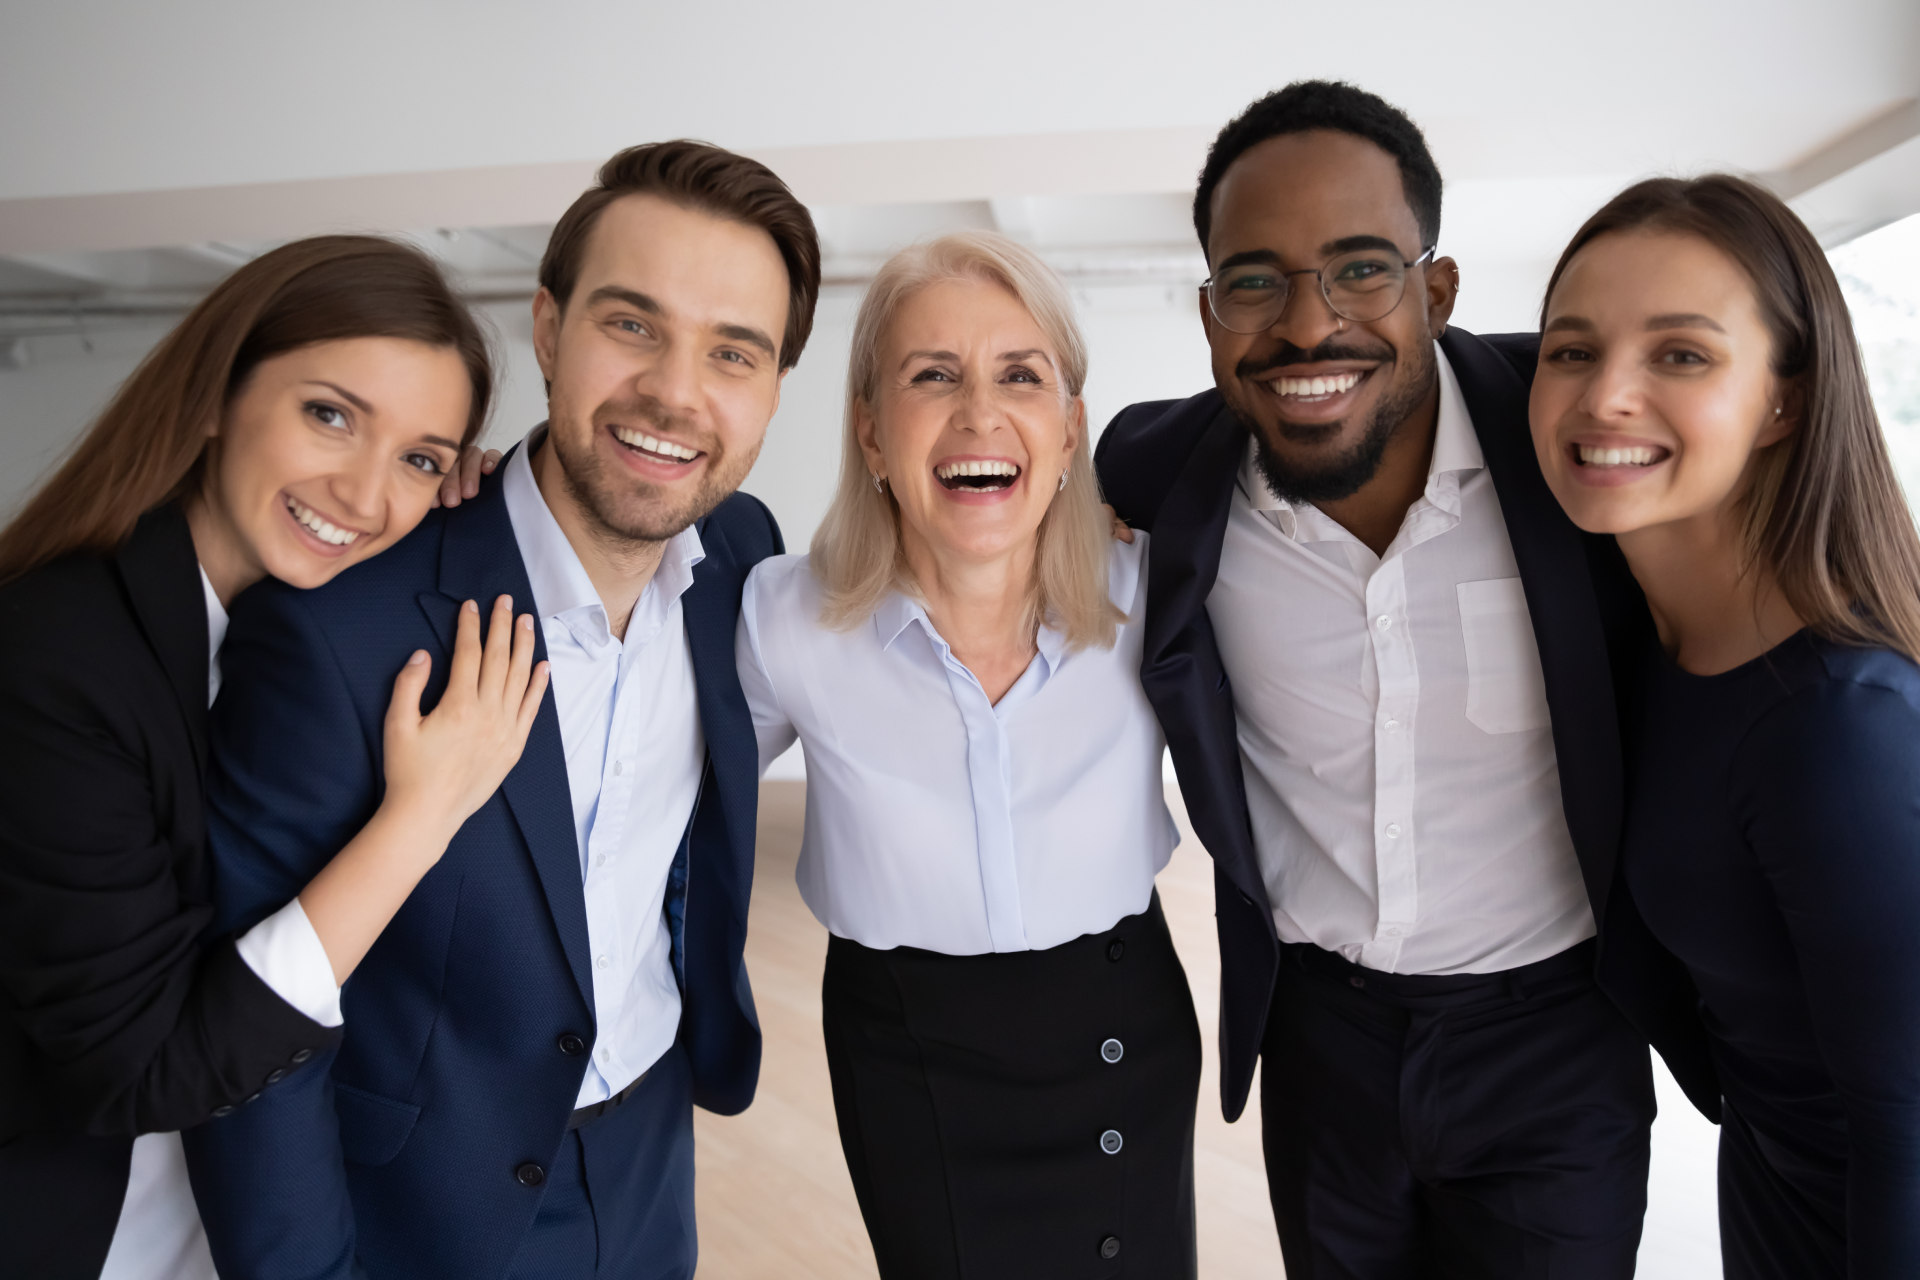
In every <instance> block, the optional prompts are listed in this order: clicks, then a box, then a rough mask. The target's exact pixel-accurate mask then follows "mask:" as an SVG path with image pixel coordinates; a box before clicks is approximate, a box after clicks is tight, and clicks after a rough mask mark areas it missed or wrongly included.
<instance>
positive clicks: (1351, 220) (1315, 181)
mask: <svg viewBox="0 0 1920 1280" xmlns="http://www.w3.org/2000/svg"><path fill="white" fill-rule="evenodd" d="M1426 248H1427V246H1425V245H1423V244H1422V243H1421V241H1420V227H1419V222H1418V220H1417V219H1416V218H1415V217H1414V213H1413V209H1412V207H1411V206H1410V205H1408V203H1407V197H1406V190H1405V187H1404V185H1403V184H1402V182H1401V178H1400V169H1399V165H1398V164H1397V163H1396V162H1395V160H1394V159H1393V157H1392V156H1390V155H1388V154H1387V153H1386V152H1385V151H1384V150H1382V149H1381V148H1379V147H1377V146H1375V145H1374V144H1373V143H1371V142H1368V141H1366V140H1365V139H1362V138H1357V137H1354V136H1353V135H1351V134H1346V133H1338V132H1333V131H1330V130H1313V131H1309V132H1306V133H1293V134H1284V135H1282V136H1280V137H1277V138H1269V139H1267V140H1266V141H1265V142H1261V143H1259V144H1258V145H1256V146H1253V147H1251V148H1249V149H1248V150H1247V152H1246V153H1245V154H1244V155H1242V156H1241V157H1240V158H1239V159H1237V160H1235V161H1234V162H1233V164H1232V166H1231V167H1230V168H1229V169H1228V170H1227V172H1226V175H1225V176H1224V177H1223V178H1222V179H1221V182H1220V185H1219V186H1218V187H1217V188H1215V190H1214V194H1213V228H1212V232H1211V239H1210V242H1209V243H1208V246H1207V260H1208V264H1209V269H1210V270H1211V271H1212V272H1213V273H1214V275H1215V276H1216V277H1218V276H1220V275H1221V274H1222V273H1223V272H1228V271H1232V270H1234V269H1235V268H1237V267H1240V266H1243V265H1249V264H1251V265H1265V266H1267V267H1270V268H1273V269H1274V270H1277V271H1282V272H1289V273H1291V272H1297V271H1298V272H1306V271H1311V270H1312V269H1315V268H1319V267H1321V266H1322V265H1323V264H1324V263H1325V262H1326V261H1327V260H1328V259H1329V258H1331V257H1334V256H1336V255H1340V254H1343V253H1346V252H1348V251H1351V250H1363V249H1371V250H1379V251H1383V252H1385V253H1390V254H1393V255H1396V256H1397V257H1398V259H1399V260H1400V261H1402V262H1411V261H1413V260H1415V259H1417V258H1419V257H1420V255H1421V254H1422V253H1423V252H1424V251H1425V250H1426ZM1289 284H1290V286H1291V289H1292V294H1291V296H1290V297H1289V298H1288V300H1287V304H1286V309H1285V310H1284V311H1282V312H1281V314H1280V316H1279V318H1278V319H1276V320H1275V321H1274V322H1273V323H1272V324H1271V325H1269V326H1268V327H1267V328H1266V329H1265V330H1264V331H1262V332H1260V333H1253V334H1243V333H1234V332H1232V331H1231V330H1229V329H1227V328H1226V327H1225V326H1224V325H1222V324H1221V323H1220V322H1219V321H1218V320H1217V319H1216V318H1215V316H1214V315H1213V312H1212V310H1211V308H1210V307H1209V305H1208V302H1207V298H1206V294H1205V292H1204V291H1203V292H1202V294H1201V297H1200V314H1201V321H1202V323H1203V324H1204V325H1205V326H1206V331H1207V344H1208V345H1209V346H1210V347H1211V348H1212V351H1213V376H1214V382H1215V385H1217V386H1218V387H1219V388H1220V393H1221V395H1222V396H1223V397H1225V399H1226V401H1227V404H1228V406H1229V407H1230V408H1231V409H1232V410H1233V411H1234V413H1235V414H1237V415H1238V416H1239V417H1240V419H1241V421H1243V422H1245V423H1246V424H1247V425H1248V427H1249V428H1251V429H1252V430H1253V431H1254V433H1255V437H1256V440H1257V441H1258V443H1259V447H1260V453H1261V464H1262V469H1263V470H1264V471H1265V472H1266V473H1267V477H1268V480H1269V483H1271V484H1272V485H1273V487H1274V488H1275V490H1276V491H1278V492H1280V493H1281V494H1282V495H1283V496H1286V497H1290V498H1296V499H1304V500H1307V501H1332V500H1335V499H1339V498H1344V497H1347V496H1349V495H1351V494H1352V493H1354V492H1355V491H1356V490H1358V489H1359V488H1360V487H1361V486H1362V485H1364V484H1365V483H1366V482H1367V481H1368V480H1369V479H1371V478H1372V476H1373V474H1374V472H1375V470H1376V469H1377V468H1378V466H1379V464H1380V459H1381V456H1382V455H1383V454H1384V452H1385V450H1386V446H1387V442H1388V441H1389V440H1390V439H1391V438H1392V437H1393V435H1394V433H1395V432H1396V431H1397V430H1399V429H1400V427H1401V426H1402V424H1403V423H1405V422H1407V421H1409V420H1411V419H1413V418H1414V417H1415V415H1416V411H1417V410H1419V409H1420V408H1421V407H1422V406H1423V405H1424V404H1425V403H1426V401H1427V400H1428V398H1429V397H1431V396H1433V395H1435V394H1437V390H1436V389H1437V386H1438V383H1437V381H1436V374H1435V364H1434V355H1433V336H1434V333H1435V331H1436V330H1437V329H1438V328H1439V327H1440V326H1441V325H1443V324H1444V323H1445V322H1446V319H1447V316H1448V315H1449V314H1451V312H1452V310H1453V298H1454V291H1455V288H1456V285H1457V273H1456V271H1455V269H1454V266H1453V262H1452V260H1451V259H1448V258H1441V259H1438V260H1437V261H1435V262H1433V263H1431V264H1430V265H1420V266H1414V267H1411V268H1408V269H1407V278H1406V291H1405V293H1404V294H1403V295H1402V296H1401V299H1400V302H1399V305H1398V306H1396V307H1394V308H1393V309H1392V310H1391V311H1389V312H1387V314H1385V315H1383V316H1381V317H1380V318H1379V319H1377V320H1370V321H1368V322H1366V323H1356V322H1354V321H1351V320H1344V319H1342V318H1341V317H1340V316H1337V315H1335V314H1334V312H1333V311H1332V309H1331V308H1330V307H1329V306H1328V304H1327V299H1326V296H1325V295H1324V294H1323V293H1322V292H1321V291H1320V287H1319V285H1318V283H1317V282H1316V281H1315V279H1314V277H1313V276H1312V275H1311V274H1300V275H1291V276H1289Z"/></svg>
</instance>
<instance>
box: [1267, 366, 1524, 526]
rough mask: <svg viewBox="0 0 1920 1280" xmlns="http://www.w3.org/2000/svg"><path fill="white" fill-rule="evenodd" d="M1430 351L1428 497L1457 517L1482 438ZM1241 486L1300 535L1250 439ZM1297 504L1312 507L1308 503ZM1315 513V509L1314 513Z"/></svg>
mask: <svg viewBox="0 0 1920 1280" xmlns="http://www.w3.org/2000/svg"><path fill="white" fill-rule="evenodd" d="M1433 355H1434V363H1435V364H1436V365H1437V366H1438V368H1439V374H1440V418H1439V421H1438V423H1436V424H1435V427H1434V435H1433V461H1432V463H1431V464H1429V466H1428V467H1427V488H1426V496H1427V501H1429V502H1431V503H1432V504H1433V505H1434V506H1436V507H1439V508H1440V509H1442V510H1444V511H1449V512H1451V513H1452V514H1454V515H1456V516H1457V515H1459V514H1460V478H1461V477H1462V476H1463V475H1466V474H1468V473H1469V472H1474V471H1479V470H1481V469H1483V468H1484V467H1485V466H1486V465H1487V462H1486V458H1485V456H1484V455H1483V454H1482V453H1481V452H1480V437H1479V435H1477V434H1476V433H1475V432H1474V429H1473V417H1472V415H1471V414H1469V413H1468V412H1467V398H1466V396H1465V395H1464V394H1462V392H1461V390H1460V380H1459V379H1458V378H1456V377H1455V376H1454V373H1453V366H1452V365H1451V364H1449V363H1448V362H1447V357H1446V353H1445V352H1443V351H1441V350H1440V344H1439V343H1438V342H1436V343H1434V344H1433ZM1240 489H1241V491H1242V492H1243V493H1245V494H1246V495H1247V503H1248V505H1249V506H1251V507H1252V508H1253V509H1254V510H1255V511H1271V512H1275V513H1277V514H1276V515H1275V516H1269V517H1268V519H1270V520H1272V522H1273V523H1274V524H1275V525H1276V526H1278V527H1279V529H1280V531H1281V532H1282V533H1284V534H1286V535H1287V536H1288V537H1289V538H1295V539H1298V538H1299V533H1300V529H1299V525H1300V521H1299V520H1297V519H1296V518H1295V516H1296V514H1297V513H1296V511H1295V506H1294V504H1293V503H1291V502H1288V501H1287V500H1286V499H1285V498H1282V497H1279V496H1278V495H1276V494H1275V493H1274V492H1273V490H1271V489H1269V488H1268V487H1267V480H1266V477H1265V476H1263V475H1262V474H1261V473H1260V461H1259V451H1258V448H1257V445H1256V442H1255V441H1253V440H1248V441H1247V456H1246V458H1245V459H1244V460H1243V461H1242V462H1241V464H1240ZM1301 505H1303V506H1307V507H1311V504H1301ZM1319 514H1320V513H1319V512H1318V511H1314V515H1315V516H1318V515H1319Z"/></svg>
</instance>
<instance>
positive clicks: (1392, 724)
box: [1387, 720, 1400, 733]
mask: <svg viewBox="0 0 1920 1280" xmlns="http://www.w3.org/2000/svg"><path fill="white" fill-rule="evenodd" d="M1399 727H1400V722H1399V721H1398V720H1389V721H1387V732H1388V733H1392V732H1393V731H1394V730H1395V729H1398V728H1399Z"/></svg>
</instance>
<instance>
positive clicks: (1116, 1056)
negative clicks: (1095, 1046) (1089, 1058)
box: [1100, 1040, 1127, 1062]
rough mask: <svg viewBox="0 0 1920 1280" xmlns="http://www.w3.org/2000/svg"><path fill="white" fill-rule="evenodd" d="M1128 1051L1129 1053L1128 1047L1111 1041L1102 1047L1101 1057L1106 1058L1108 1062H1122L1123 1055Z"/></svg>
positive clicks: (1116, 1041)
mask: <svg viewBox="0 0 1920 1280" xmlns="http://www.w3.org/2000/svg"><path fill="white" fill-rule="evenodd" d="M1126 1051H1127V1050H1126V1047H1125V1046H1124V1045H1122V1044H1121V1043H1120V1042H1119V1041H1118V1040H1109V1041H1107V1042H1106V1043H1105V1044H1103V1045H1101V1046H1100V1056H1101V1057H1103V1058H1105V1059H1106V1060H1107V1061H1108V1062H1118V1061H1120V1057H1121V1055H1122V1054H1124V1053H1125V1052H1126Z"/></svg>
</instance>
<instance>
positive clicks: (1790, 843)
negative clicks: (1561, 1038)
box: [1532, 175, 1920, 1280]
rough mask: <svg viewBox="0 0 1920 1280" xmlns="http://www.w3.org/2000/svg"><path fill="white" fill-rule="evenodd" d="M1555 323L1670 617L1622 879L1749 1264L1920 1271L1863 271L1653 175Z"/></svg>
mask: <svg viewBox="0 0 1920 1280" xmlns="http://www.w3.org/2000/svg"><path fill="white" fill-rule="evenodd" d="M1542 328H1543V334H1542V342H1541V348H1540V363H1539V370H1538V373H1537V375H1536V377H1535V381H1534V384H1533V399H1532V422H1533V435H1534V445H1535V449H1536V452H1537V453H1538V455H1539V458H1540V463H1541V467H1542V469H1543V470H1544V471H1545V473H1546V477H1547V482H1548V484H1549V485H1550V486H1551V487H1552V489H1553V492H1554V494H1555V496H1556V497H1558V498H1559V500H1560V502H1561V504H1562V505H1563V506H1564V507H1565V508H1566V510H1567V512H1568V514H1569V515H1570V516H1571V517H1572V518H1573V520H1574V522H1575V523H1576V524H1578V525H1579V526H1580V527H1581V528H1583V529H1585V530H1587V531H1589V532H1591V533H1601V534H1611V535H1613V537H1614V538H1615V539H1616V540H1617V542H1618V544H1619V547H1620V550H1621V552H1622V553H1623V554H1624V555H1625V557H1626V560H1627V563H1628V565H1629V566H1630V567H1631V568H1632V570H1633V574H1634V577H1635V578H1636V579H1637V580H1638V581H1639V584H1640V586H1641V588H1642V589H1643V590H1644V591H1645V593H1646V599H1647V604H1648V607H1649V609H1650V611H1651V613H1652V618H1653V622H1654V630H1655V631H1656V632H1657V635H1650V636H1649V637H1647V641H1646V660H1645V664H1644V667H1643V672H1642V677H1641V681H1640V687H1639V689H1638V691H1637V695H1630V696H1629V698H1628V699H1627V705H1628V708H1629V710H1628V716H1627V718H1628V722H1629V723H1628V725H1627V732H1626V741H1627V744H1628V752H1627V758H1628V775H1627V784H1628V796H1629V803H1628V814H1627V822H1626V827H1625V831H1624V834H1623V838H1622V853H1621V857H1622V868H1623V879H1624V883H1625V885H1626V888H1627V890H1628V892H1629V894H1630V900H1631V902H1630V904H1631V906H1632V907H1634V908H1637V910H1638V913H1639V915H1640V917H1641V918H1642V920H1644V922H1645V924H1646V926H1647V927H1648V928H1650V929H1651V930H1652V932H1653V933H1654V935H1655V936H1656V937H1657V938H1658V939H1659V940H1660V941H1661V943H1662V944H1663V945H1664V946H1665V947H1666V948H1667V949H1668V950H1669V951H1670V952H1671V953H1672V954H1673V956H1674V957H1676V958H1677V960H1678V962H1679V964H1678V966H1676V968H1675V971H1674V975H1675V976H1674V979H1673V980H1674V981H1675V982H1681V983H1684V982H1687V981H1691V983H1692V985H1693V988H1694V991H1693V993H1691V994H1692V995H1694V996H1695V997H1697V998H1695V999H1694V1000H1692V1002H1691V1003H1692V1005H1693V1007H1694V1008H1695V1009H1697V1016H1698V1020H1699V1027H1698V1036H1699V1039H1700V1040H1701V1041H1703V1042H1704V1045H1705V1048H1706V1050H1707V1052H1708V1054H1709V1055H1710V1059H1711V1062H1712V1065H1713V1069H1714V1071H1715V1072H1716V1073H1717V1075H1718V1084H1719V1092H1720V1095H1721V1106H1720V1114H1719V1115H1718V1116H1717V1117H1710V1118H1716V1119H1718V1120H1719V1121H1720V1124H1721V1133H1720V1173H1719V1183H1720V1241H1721V1252H1722V1257H1723V1259H1724V1267H1725V1273H1726V1274H1727V1275H1728V1276H1730V1277H1740V1278H1742V1280H1745V1278H1748V1277H1780V1278H1781V1280H1787V1278H1789V1277H1791V1278H1792V1280H1812V1278H1814V1277H1835V1278H1838V1277H1849V1278H1850V1280H1893V1278H1894V1277H1903V1278H1910V1277H1913V1276H1916V1275H1920V930H1917V929H1916V928H1915V926H1914V921H1915V920H1916V919H1920V666H1916V659H1920V538H1917V537H1916V535H1915V531H1914V524H1913V519H1912V517H1911V515H1910V514H1909V512H1908V509H1907V506H1906V504H1905V503H1904V501H1903V500H1902V498H1901V492H1900V486H1899V484H1898V482H1897V481H1896V480H1895V477H1894V472H1893V467H1892V465H1891V463H1890V462H1889V459H1888V455H1887V448H1886V442H1885V440H1884V438H1883V437H1882V435H1881V432H1880V426H1879V422H1878V420H1877V419H1876V418H1875V415H1874V410H1873V404H1872V401H1871V399H1870V397H1869V394H1868V389H1867V380H1866V375H1865V372H1864V369H1863V367H1862V364H1861V360H1860V353H1859V349H1858V347H1857V345H1856V343H1855V340H1854V336H1853V329H1852V324H1851V321H1850V319H1849V317H1848V314H1847V307H1846V303H1845V301H1844V300H1843V298H1842V297H1841V293H1840V288H1839V285H1838V284H1837V283H1836V281H1835V279H1834V275H1833V271H1832V269H1831V267H1830V266H1829V265H1828V263H1827V260H1826V256H1825V255H1824V254H1823V253H1822V252H1821V249H1820V246H1819V244H1818V243H1817V242H1816V241H1815V240H1814V238H1813V236H1812V235H1811V234H1810V233H1809V232H1808V230H1807V228H1806V227H1805V226H1804V225H1803V224H1802V223H1801V222H1800V220H1799V219H1798V218H1797V217H1795V216H1794V214H1793V212H1792V211H1791V210H1789V209H1788V208H1787V206H1786V205H1785V204H1783V203H1782V202H1781V201H1780V200H1779V199H1778V198H1776V197H1775V196H1773V195H1772V194H1771V193H1769V192H1767V191H1766V190H1764V189H1763V188H1761V187H1758V186H1756V185H1754V184H1753V183H1750V182H1746V181H1743V180H1741V179H1739V178H1733V177H1728V176H1724V175H1713V176H1709V177H1705V178H1699V179H1695V180H1691V181H1682V180H1677V179H1657V180H1653V181H1648V182H1642V183H1640V184H1638V185H1636V186H1633V187H1630V188H1629V189H1627V190H1626V191H1624V192H1622V193H1621V194H1620V195H1618V196H1616V197H1615V198H1614V199H1613V200H1612V201H1611V202H1609V203H1608V204H1607V205H1606V207H1604V208H1602V209H1601V210H1600V211H1599V212H1598V213H1596V214H1595V215H1594V216H1593V217H1592V218H1590V219H1589V220H1588V222H1587V224H1586V225H1585V226H1584V227H1582V228H1581V230H1580V232H1579V233H1578V234H1577V235H1576V236H1575V237H1574V239H1573V241H1572V243H1571V244H1569V245H1568V247H1567V250H1566V252H1565V253H1564V254H1563V255H1562V257H1561V259H1560V263H1559V265H1558V267H1556V268H1555V270H1554V273H1553V277H1552V280H1551V282H1550V284H1549V285H1548V289H1547V297H1546V304H1545V307H1544V311H1543V314H1542ZM1636 707H1637V710H1635V708H1636ZM1628 1012H1629V1013H1630V1014H1631V1013H1633V1012H1634V1011H1633V1010H1629V1011H1628ZM1643 1025H1644V1019H1643Z"/></svg>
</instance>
